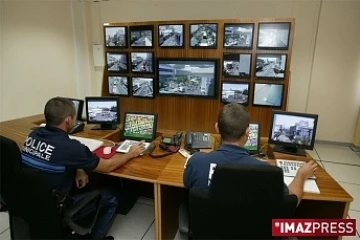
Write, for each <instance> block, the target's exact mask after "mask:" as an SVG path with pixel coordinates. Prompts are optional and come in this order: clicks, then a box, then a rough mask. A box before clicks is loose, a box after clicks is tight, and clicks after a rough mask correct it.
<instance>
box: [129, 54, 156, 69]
mask: <svg viewBox="0 0 360 240" xmlns="http://www.w3.org/2000/svg"><path fill="white" fill-rule="evenodd" d="M153 55H154V54H153V53H152V52H132V53H131V71H132V72H133V73H153V72H154V57H153Z"/></svg>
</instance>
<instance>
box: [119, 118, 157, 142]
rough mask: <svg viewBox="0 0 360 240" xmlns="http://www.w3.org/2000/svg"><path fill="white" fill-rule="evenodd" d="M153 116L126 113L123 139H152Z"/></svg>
mask: <svg viewBox="0 0 360 240" xmlns="http://www.w3.org/2000/svg"><path fill="white" fill-rule="evenodd" d="M154 124H155V115H152V114H133V113H126V115H125V121H124V137H125V138H126V137H132V138H139V139H145V140H148V139H152V138H153V134H154V127H155V126H154Z"/></svg>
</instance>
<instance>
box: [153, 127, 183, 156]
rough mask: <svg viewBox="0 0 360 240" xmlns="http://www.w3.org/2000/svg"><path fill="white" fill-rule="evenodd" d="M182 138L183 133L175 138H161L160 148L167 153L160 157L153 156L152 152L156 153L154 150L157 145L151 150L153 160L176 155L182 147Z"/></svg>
mask: <svg viewBox="0 0 360 240" xmlns="http://www.w3.org/2000/svg"><path fill="white" fill-rule="evenodd" d="M181 137H182V132H177V133H176V134H175V135H174V136H172V137H163V136H162V137H161V139H160V144H159V147H160V148H161V149H162V150H164V151H166V153H163V154H160V155H154V154H152V152H153V151H154V149H155V148H156V146H155V145H153V146H151V150H149V155H150V156H151V157H153V158H159V157H165V156H168V155H170V154H174V153H177V152H178V151H179V149H180V145H181Z"/></svg>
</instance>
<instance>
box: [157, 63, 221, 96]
mask: <svg viewBox="0 0 360 240" xmlns="http://www.w3.org/2000/svg"><path fill="white" fill-rule="evenodd" d="M160 61H199V62H204V61H210V62H213V63H214V64H215V66H214V78H215V79H214V88H215V91H214V95H211V96H208V95H188V94H175V93H169V94H164V93H160V87H159V84H160V81H159V77H160V74H159V64H160ZM219 64H220V61H219V59H218V58H157V59H156V78H157V79H156V80H157V81H156V82H157V85H156V91H157V95H159V96H178V97H191V98H207V99H216V98H218V94H219V81H220V76H219V75H220V73H219Z"/></svg>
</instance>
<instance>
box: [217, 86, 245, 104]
mask: <svg viewBox="0 0 360 240" xmlns="http://www.w3.org/2000/svg"><path fill="white" fill-rule="evenodd" d="M221 86H222V87H221V102H222V103H225V104H227V103H239V104H242V105H248V103H249V83H242V82H227V81H223V82H222V85H221Z"/></svg>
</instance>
